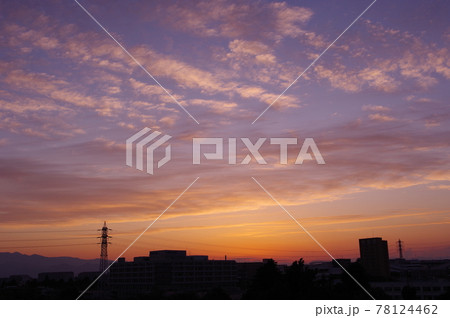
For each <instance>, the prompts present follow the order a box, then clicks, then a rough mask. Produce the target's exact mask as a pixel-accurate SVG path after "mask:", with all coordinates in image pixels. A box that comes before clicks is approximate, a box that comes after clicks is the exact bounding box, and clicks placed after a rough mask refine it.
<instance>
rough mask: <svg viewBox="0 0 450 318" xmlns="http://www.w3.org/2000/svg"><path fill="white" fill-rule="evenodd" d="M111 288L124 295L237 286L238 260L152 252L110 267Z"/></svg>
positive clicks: (175, 251) (173, 251)
mask: <svg viewBox="0 0 450 318" xmlns="http://www.w3.org/2000/svg"><path fill="white" fill-rule="evenodd" d="M109 279H110V286H111V287H112V288H113V289H115V290H117V291H118V292H122V293H124V294H129V295H130V294H134V293H135V294H140V293H146V292H152V291H153V290H154V289H155V288H156V289H157V290H163V291H166V292H174V293H177V292H183V291H203V290H210V289H212V288H215V287H221V288H224V289H227V288H234V287H236V286H237V281H238V278H237V267H236V262H235V261H229V260H209V259H208V256H206V255H192V256H187V255H186V251H177V250H162V251H151V252H150V254H149V256H148V257H145V256H144V257H135V258H134V260H133V262H126V261H125V259H124V258H119V260H118V261H117V263H114V264H113V265H112V266H111V267H110V274H109Z"/></svg>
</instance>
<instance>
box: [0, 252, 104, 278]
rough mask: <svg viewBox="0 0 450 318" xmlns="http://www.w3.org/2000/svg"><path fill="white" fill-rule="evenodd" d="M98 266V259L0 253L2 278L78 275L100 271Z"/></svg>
mask: <svg viewBox="0 0 450 318" xmlns="http://www.w3.org/2000/svg"><path fill="white" fill-rule="evenodd" d="M98 266H99V260H98V259H81V258H74V257H45V256H41V255H36V254H33V255H25V254H21V253H18V252H15V253H3V252H0V277H9V276H10V275H29V276H31V277H34V278H36V277H37V274H38V273H42V272H74V273H75V275H77V274H78V273H80V272H93V271H98Z"/></svg>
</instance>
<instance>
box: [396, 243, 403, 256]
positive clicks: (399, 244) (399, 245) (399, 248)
mask: <svg viewBox="0 0 450 318" xmlns="http://www.w3.org/2000/svg"><path fill="white" fill-rule="evenodd" d="M402 243H403V242H402V241H401V240H400V239H398V241H397V245H398V255H399V256H400V259H403V247H402Z"/></svg>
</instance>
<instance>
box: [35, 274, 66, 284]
mask: <svg viewBox="0 0 450 318" xmlns="http://www.w3.org/2000/svg"><path fill="white" fill-rule="evenodd" d="M73 278H74V275H73V272H47V273H39V274H38V281H41V282H42V281H45V280H53V281H63V282H68V281H69V280H73Z"/></svg>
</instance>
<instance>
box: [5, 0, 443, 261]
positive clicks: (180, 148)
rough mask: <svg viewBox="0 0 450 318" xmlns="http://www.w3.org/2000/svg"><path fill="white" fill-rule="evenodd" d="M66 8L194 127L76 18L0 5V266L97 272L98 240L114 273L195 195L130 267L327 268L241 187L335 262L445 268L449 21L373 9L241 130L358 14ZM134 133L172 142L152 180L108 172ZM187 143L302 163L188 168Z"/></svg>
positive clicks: (223, 7) (198, 5)
mask: <svg viewBox="0 0 450 318" xmlns="http://www.w3.org/2000/svg"><path fill="white" fill-rule="evenodd" d="M79 2H80V4H81V5H83V6H84V7H85V8H86V9H87V10H88V11H89V12H90V13H91V14H92V15H93V16H94V17H95V18H96V19H97V20H98V21H99V22H100V23H101V24H102V25H103V26H104V27H105V28H106V29H107V30H108V31H109V32H110V33H111V35H113V36H114V37H115V38H116V39H117V41H119V42H120V43H121V44H122V45H123V46H124V47H125V48H126V49H127V50H128V51H129V52H130V54H131V55H133V56H134V57H135V59H136V60H137V61H139V62H140V63H141V64H142V66H143V67H145V69H147V70H148V72H149V73H150V74H152V75H153V76H154V77H155V78H156V79H157V80H158V81H159V82H160V83H161V85H162V86H163V87H164V88H166V89H167V90H168V91H169V92H170V93H171V94H173V96H174V97H175V98H176V99H177V100H178V101H179V103H180V104H181V105H182V106H183V107H185V108H186V110H188V112H189V113H191V114H192V116H193V117H194V118H195V119H196V120H197V121H198V123H199V124H197V123H196V122H195V121H194V120H193V119H192V118H191V117H189V116H188V115H187V114H186V113H185V112H184V111H183V110H182V109H181V108H180V107H179V105H177V104H176V103H175V102H174V101H173V100H172V99H171V98H170V96H168V94H166V93H165V92H164V90H163V89H162V88H161V87H159V86H158V85H157V83H156V82H155V81H154V80H153V79H152V78H150V77H149V76H148V75H147V74H146V73H145V72H144V71H143V70H142V69H141V68H140V67H139V66H138V65H137V64H136V63H135V61H133V59H132V58H130V57H129V56H128V55H127V54H126V53H125V52H124V51H123V50H122V49H121V48H120V47H119V46H118V45H117V44H116V43H115V42H114V41H113V40H112V39H111V38H110V37H109V36H108V35H107V33H106V32H105V31H103V30H102V29H101V28H100V27H99V26H98V25H97V24H96V23H95V22H94V21H93V20H92V19H91V18H90V17H89V16H88V15H87V14H86V13H85V12H84V11H83V10H82V8H81V7H80V6H79V5H78V4H77V3H76V2H75V1H72V0H51V1H2V2H0V43H1V47H0V252H15V251H18V252H21V253H25V254H40V255H44V256H72V257H80V258H97V257H99V254H100V246H99V245H98V244H97V242H98V239H97V236H98V234H99V233H98V232H97V229H98V228H100V227H101V226H102V224H103V221H104V220H106V221H107V222H108V226H110V227H111V228H112V229H113V231H112V233H111V235H112V236H113V238H112V241H111V242H112V245H111V246H110V247H109V258H110V259H114V258H115V257H117V256H118V255H119V254H120V253H121V252H122V251H123V250H124V249H125V248H126V247H127V246H128V245H129V244H130V243H131V242H132V241H133V240H134V239H135V238H136V237H137V236H138V235H139V234H140V233H141V232H142V231H143V230H144V229H145V228H146V227H147V226H148V225H149V224H150V223H151V222H152V221H153V220H154V219H155V218H156V217H157V216H158V215H160V214H161V212H163V211H164V210H165V209H166V208H167V207H168V206H169V205H170V204H171V202H172V201H173V200H174V199H175V198H176V197H177V196H178V195H179V194H180V193H182V192H183V191H184V190H185V189H186V188H187V187H188V185H189V184H190V183H192V182H193V181H194V180H195V178H197V177H199V179H198V180H197V182H195V184H194V185H193V186H192V187H191V188H190V189H189V190H188V191H187V192H186V193H185V194H184V195H183V196H182V197H181V198H180V199H179V200H178V201H177V202H176V203H175V204H174V205H173V206H172V207H171V208H170V209H169V210H168V211H167V212H166V213H165V214H164V215H163V216H162V217H161V218H160V219H159V220H158V221H157V222H156V223H155V224H154V225H153V226H152V227H151V228H150V229H149V230H148V231H147V233H145V234H144V235H143V236H142V237H141V239H139V240H138V241H137V242H136V243H135V244H134V245H133V246H132V247H131V248H130V249H129V250H128V251H127V253H126V254H125V256H126V257H127V258H128V259H131V258H132V257H134V256H141V255H147V254H148V251H149V250H156V249H185V250H187V251H188V253H189V254H205V255H209V256H210V258H212V259H222V258H223V257H224V256H225V255H227V257H228V259H236V260H241V261H243V260H260V259H262V258H268V257H272V258H275V259H276V260H277V261H279V262H281V263H288V262H291V261H293V260H295V259H298V258H300V257H303V258H304V259H306V261H314V260H329V256H328V255H327V254H326V253H325V252H324V251H323V250H322V249H321V248H320V247H319V246H317V244H316V243H315V242H314V241H313V240H312V239H311V238H310V237H308V235H306V234H305V233H304V232H303V231H302V229H301V228H300V227H299V226H298V225H297V224H296V223H295V222H294V221H293V220H292V219H291V218H290V217H289V216H288V215H287V214H286V213H285V212H284V211H283V210H282V209H281V208H280V207H279V206H278V205H277V204H276V203H275V202H274V201H273V200H272V199H271V198H270V197H269V196H268V195H267V194H266V193H265V192H264V191H263V190H262V189H261V188H260V187H259V186H258V185H257V184H256V183H255V182H254V181H253V180H252V177H254V178H256V179H257V180H258V181H259V182H260V183H261V184H262V185H263V186H264V187H265V188H266V189H267V190H268V191H269V192H270V193H271V194H272V195H273V196H274V198H276V199H277V200H278V201H279V202H280V203H281V204H282V205H283V206H284V207H285V208H286V209H287V210H288V211H289V212H290V213H291V214H292V215H293V216H294V217H295V218H296V219H297V220H298V222H300V223H301V224H302V225H303V226H304V227H305V228H306V229H308V230H309V231H310V233H311V234H312V235H313V236H314V237H315V238H316V239H317V240H318V241H319V242H320V243H321V244H322V245H323V246H324V247H325V248H326V249H327V250H328V251H329V252H330V253H331V254H332V255H333V256H334V257H336V258H353V259H355V258H357V257H358V256H359V249H358V239H359V238H364V237H372V236H380V237H383V239H386V240H388V243H389V252H390V256H391V258H395V257H398V253H397V251H396V245H395V241H396V240H398V239H401V240H402V241H404V246H405V256H406V258H448V257H450V243H449V231H450V160H449V159H450V157H449V154H450V151H449V142H450V106H449V100H450V91H449V87H450V85H449V79H450V52H449V45H450V24H449V22H448V17H449V16H450V2H448V1H444V0H442V1H422V0H418V1H411V0H408V1H407V0H399V1H387V0H378V1H377V2H375V3H374V4H373V6H372V7H370V9H369V10H368V11H367V12H366V13H365V14H364V15H363V16H362V17H361V18H360V19H359V20H358V21H357V22H356V23H355V24H354V25H353V26H352V27H351V28H350V29H349V30H348V31H347V32H346V33H344V34H343V35H342V37H341V38H339V39H338V40H337V41H336V43H335V44H334V45H333V46H332V47H331V48H330V49H329V50H328V51H326V53H325V54H324V55H323V56H322V57H321V58H320V59H319V60H318V61H317V62H316V63H315V64H314V65H313V66H312V67H311V68H310V69H309V70H308V71H307V72H305V74H304V75H303V76H302V77H301V78H300V79H299V80H298V81H297V82H296V83H295V84H294V85H292V87H290V89H289V90H288V91H287V92H286V93H285V94H284V95H283V96H282V97H281V98H280V99H279V100H278V101H277V102H276V103H275V104H274V105H273V106H272V107H271V108H270V109H269V110H267V112H265V113H264V114H263V115H262V116H261V117H260V118H259V119H258V120H257V121H256V122H255V123H254V124H252V122H253V121H254V120H255V119H256V118H257V117H258V116H259V115H260V114H261V112H263V111H264V109H265V108H267V106H268V105H269V104H271V103H272V102H273V101H274V100H275V99H276V98H277V96H279V95H280V94H281V93H282V92H283V91H284V90H285V89H286V88H287V87H288V86H289V85H290V84H291V83H292V82H293V81H294V80H295V79H296V78H297V77H298V76H299V75H300V74H301V73H302V72H303V71H304V70H305V69H306V68H307V67H308V66H309V65H310V64H311V63H312V62H313V61H314V59H316V57H318V56H319V54H321V53H322V52H323V51H324V50H325V49H326V48H327V47H328V46H329V45H330V44H331V43H332V42H333V41H334V40H335V39H336V38H337V37H338V36H339V35H340V34H341V33H342V32H343V31H344V30H345V29H346V28H347V27H348V26H349V25H350V24H351V23H352V22H353V20H355V18H356V17H358V15H360V14H361V13H362V12H363V11H364V10H365V9H366V8H367V7H368V6H369V5H370V4H371V3H372V1H371V0H369V1H365V0H364V1H357V0H353V1H347V0H345V1H342V0H339V1H338V0H335V1H313V0H309V1H308V0H305V1H300V0H299V1H286V2H271V1H106V0H95V1H86V0H80V1H79ZM144 127H149V128H151V129H152V130H157V131H160V132H162V133H163V134H168V135H170V136H172V139H171V140H170V144H171V147H172V160H171V161H170V162H168V163H167V164H166V165H164V166H163V167H161V168H160V169H157V170H156V171H155V174H154V175H149V174H146V173H144V172H142V171H139V170H136V169H134V168H132V167H128V166H126V165H125V141H126V139H127V138H129V137H130V136H131V135H133V134H135V133H136V132H138V131H139V130H141V129H143V128H144ZM194 137H198V138H199V137H223V138H224V139H225V144H226V145H227V143H226V140H227V139H228V138H241V137H248V138H250V139H251V140H252V142H256V140H257V139H258V138H271V137H290V138H298V139H299V141H300V144H299V145H292V146H289V156H288V159H289V162H288V164H287V165H281V164H279V161H278V160H279V147H278V146H275V145H269V143H268V141H267V142H266V144H265V145H264V146H263V147H262V148H261V154H262V155H263V156H264V158H265V159H266V161H267V165H259V164H257V163H256V161H255V160H254V159H252V161H251V162H250V163H249V164H248V165H241V164H236V165H229V164H228V162H227V160H206V161H205V160H204V158H202V163H201V164H200V165H193V164H192V138H194ZM304 138H314V140H315V142H316V144H317V146H318V148H319V149H320V152H321V153H322V155H323V157H324V159H325V162H326V164H325V165H318V164H317V163H316V161H314V160H312V161H311V160H309V161H305V162H304V163H303V164H302V165H294V161H295V158H296V156H297V154H298V152H299V150H300V147H301V143H302V142H303V140H304ZM226 147H227V146H226ZM226 147H225V150H227V148H226ZM205 149H206V148H205ZM225 152H226V151H225ZM237 153H238V163H239V162H240V161H242V159H243V158H244V157H245V156H246V155H247V154H248V151H247V150H246V148H245V147H244V145H243V144H242V143H241V142H238V152H237Z"/></svg>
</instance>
